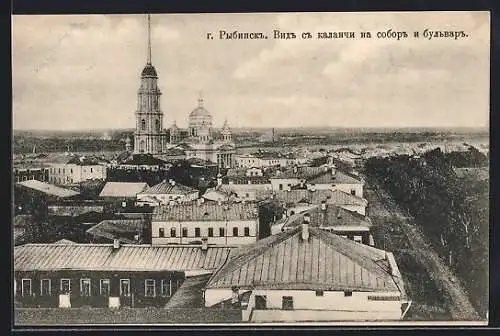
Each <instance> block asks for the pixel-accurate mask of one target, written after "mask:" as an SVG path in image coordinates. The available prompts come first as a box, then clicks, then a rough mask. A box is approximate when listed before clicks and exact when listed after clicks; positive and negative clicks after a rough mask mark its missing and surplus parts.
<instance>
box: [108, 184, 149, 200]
mask: <svg viewBox="0 0 500 336" xmlns="http://www.w3.org/2000/svg"><path fill="white" fill-rule="evenodd" d="M147 187H148V185H147V184H146V182H107V183H106V184H105V185H104V188H103V189H102V191H101V193H100V194H99V197H126V198H133V197H136V195H137V194H138V193H140V192H142V191H144V190H145V189H146V188H147Z"/></svg>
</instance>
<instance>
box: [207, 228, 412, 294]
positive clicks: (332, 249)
mask: <svg viewBox="0 0 500 336" xmlns="http://www.w3.org/2000/svg"><path fill="white" fill-rule="evenodd" d="M301 232H302V231H301V227H297V228H295V229H293V230H290V231H287V232H283V233H280V234H277V235H274V236H270V237H268V238H265V239H262V240H260V241H258V242H257V243H256V244H253V245H251V246H245V247H242V248H241V249H237V250H235V251H232V253H231V256H230V258H229V259H228V261H227V262H225V263H224V265H223V266H222V267H221V268H220V269H218V270H217V272H215V273H214V274H213V275H212V277H211V279H210V280H209V281H208V283H207V286H206V288H207V289H210V288H232V287H238V288H239V289H277V290H280V289H287V290H289V289H295V290H332V291H333V290H336V291H370V292H371V291H383V292H386V291H400V292H401V293H404V289H402V288H399V287H398V281H399V280H398V279H395V277H397V275H398V273H399V272H398V271H397V270H393V269H392V267H393V266H392V265H391V263H390V261H389V260H388V257H387V254H388V252H385V251H383V250H379V249H376V248H373V247H370V246H367V245H363V244H360V243H356V242H354V241H351V240H349V239H346V238H342V237H340V236H338V235H335V234H333V233H330V232H327V231H324V230H320V229H317V228H311V227H310V228H309V238H308V239H307V240H306V241H304V240H302V238H301ZM391 266H392V267H391Z"/></svg>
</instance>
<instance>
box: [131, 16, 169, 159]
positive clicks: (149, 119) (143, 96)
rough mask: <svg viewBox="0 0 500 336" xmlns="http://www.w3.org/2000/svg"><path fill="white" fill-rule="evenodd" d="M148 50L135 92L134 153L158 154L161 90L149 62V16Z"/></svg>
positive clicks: (162, 139)
mask: <svg viewBox="0 0 500 336" xmlns="http://www.w3.org/2000/svg"><path fill="white" fill-rule="evenodd" d="M147 30H148V32H147V37H148V50H147V61H146V66H145V67H144V69H143V70H142V73H141V85H140V87H139V91H138V92H137V110H136V112H135V117H136V118H135V119H136V126H135V133H134V154H158V153H161V152H162V149H163V141H164V138H165V137H164V136H163V135H164V134H163V112H162V111H161V109H160V96H161V92H160V89H159V88H158V74H157V72H156V69H155V67H154V66H153V65H152V63H151V16H150V15H149V14H148V25H147Z"/></svg>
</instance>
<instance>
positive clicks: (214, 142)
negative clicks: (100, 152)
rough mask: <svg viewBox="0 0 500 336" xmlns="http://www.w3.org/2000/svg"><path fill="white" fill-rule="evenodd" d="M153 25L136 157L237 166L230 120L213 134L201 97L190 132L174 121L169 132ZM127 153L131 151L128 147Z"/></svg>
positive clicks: (139, 105)
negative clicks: (171, 154)
mask: <svg viewBox="0 0 500 336" xmlns="http://www.w3.org/2000/svg"><path fill="white" fill-rule="evenodd" d="M150 31H151V24H150V17H149V15H148V57H147V62H146V65H145V67H144V69H143V70H142V73H141V83H140V87H139V91H138V93H137V110H136V112H135V116H136V126H135V132H134V149H133V153H134V154H152V155H154V156H157V157H158V158H162V156H163V155H162V154H164V153H166V152H167V151H169V150H171V149H180V150H183V151H184V152H185V154H186V158H198V159H202V160H206V161H211V162H213V163H217V165H218V166H219V167H220V168H231V167H234V166H235V154H236V147H235V144H234V142H233V139H232V132H231V129H230V128H229V125H228V123H227V120H226V121H225V122H224V125H223V126H222V129H221V130H220V131H219V132H216V131H214V129H213V124H212V115H211V114H210V113H209V112H208V111H207V110H206V109H205V107H204V104H203V97H202V96H201V94H200V98H199V99H198V106H197V107H196V108H195V109H194V110H193V111H191V113H190V114H189V116H188V128H187V129H181V128H179V127H178V126H177V124H176V122H175V121H174V122H173V124H172V126H171V127H170V128H169V129H168V130H166V129H164V128H163V119H164V117H165V115H164V113H163V111H162V110H161V106H160V98H161V95H162V93H161V91H160V89H159V87H158V73H157V71H156V69H155V67H154V66H153V64H152V62H151V37H150V36H151V34H150ZM127 150H129V151H130V150H131V148H130V144H127Z"/></svg>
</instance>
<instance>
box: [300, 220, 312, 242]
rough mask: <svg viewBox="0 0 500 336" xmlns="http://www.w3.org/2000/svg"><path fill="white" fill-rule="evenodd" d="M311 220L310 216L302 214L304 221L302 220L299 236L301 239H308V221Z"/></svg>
mask: <svg viewBox="0 0 500 336" xmlns="http://www.w3.org/2000/svg"><path fill="white" fill-rule="evenodd" d="M310 221H311V217H310V216H309V214H304V221H303V222H302V231H301V238H302V240H303V241H307V240H308V239H309V223H310Z"/></svg>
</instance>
